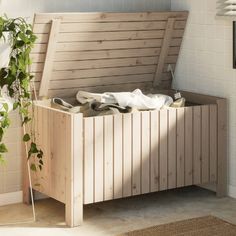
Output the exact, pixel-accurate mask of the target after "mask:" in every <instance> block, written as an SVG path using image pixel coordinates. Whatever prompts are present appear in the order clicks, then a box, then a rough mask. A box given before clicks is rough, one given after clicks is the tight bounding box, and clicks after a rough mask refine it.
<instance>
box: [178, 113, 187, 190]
mask: <svg viewBox="0 0 236 236" xmlns="http://www.w3.org/2000/svg"><path fill="white" fill-rule="evenodd" d="M184 124H185V110H184V108H179V109H177V154H176V155H177V187H183V186H184V178H185V175H184V173H185V152H184V151H185V150H184V145H185V139H184V132H185V131H184V128H185V127H184Z"/></svg>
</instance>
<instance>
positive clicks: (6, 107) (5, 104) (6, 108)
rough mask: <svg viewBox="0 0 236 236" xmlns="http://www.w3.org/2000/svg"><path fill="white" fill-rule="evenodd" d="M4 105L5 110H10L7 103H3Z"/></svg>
mask: <svg viewBox="0 0 236 236" xmlns="http://www.w3.org/2000/svg"><path fill="white" fill-rule="evenodd" d="M2 106H3V108H4V110H5V111H6V112H8V110H9V107H8V104H7V103H3V104H2Z"/></svg>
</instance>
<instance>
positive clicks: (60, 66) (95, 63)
mask: <svg viewBox="0 0 236 236" xmlns="http://www.w3.org/2000/svg"><path fill="white" fill-rule="evenodd" d="M157 59H158V58H157V57H140V58H127V59H124V58H122V59H105V60H89V61H74V62H70V61H69V62H56V63H55V64H54V66H53V70H59V71H61V70H79V69H97V68H105V67H121V66H137V65H154V64H156V63H157ZM170 59H171V58H170Z"/></svg>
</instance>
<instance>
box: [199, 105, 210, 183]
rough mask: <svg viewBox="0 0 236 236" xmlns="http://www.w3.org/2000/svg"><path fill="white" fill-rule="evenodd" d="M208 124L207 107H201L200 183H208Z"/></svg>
mask: <svg viewBox="0 0 236 236" xmlns="http://www.w3.org/2000/svg"><path fill="white" fill-rule="evenodd" d="M209 132H210V124H209V106H208V105H207V106H202V138H201V141H202V183H203V184H204V183H208V182H209V175H210V173H209V172H210V160H209V154H210V153H209V152H210V149H209V146H210V143H209V141H210V137H209Z"/></svg>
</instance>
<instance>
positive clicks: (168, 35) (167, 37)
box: [153, 18, 175, 86]
mask: <svg viewBox="0 0 236 236" xmlns="http://www.w3.org/2000/svg"><path fill="white" fill-rule="evenodd" d="M174 24H175V18H169V19H168V21H167V26H166V30H165V34H164V40H163V42H162V47H161V53H160V57H159V61H158V63H157V69H156V73H155V76H154V81H153V85H154V86H157V85H160V82H161V75H162V73H163V69H164V65H165V58H166V57H167V55H168V51H169V47H170V45H171V41H172V40H171V39H172V32H173V29H174Z"/></svg>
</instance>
